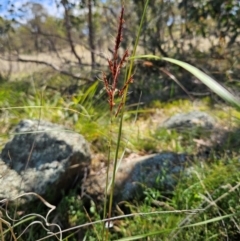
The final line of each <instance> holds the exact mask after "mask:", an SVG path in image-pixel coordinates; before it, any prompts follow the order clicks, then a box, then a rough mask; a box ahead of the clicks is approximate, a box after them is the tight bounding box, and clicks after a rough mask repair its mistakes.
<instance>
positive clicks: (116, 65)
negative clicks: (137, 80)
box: [103, 7, 133, 116]
mask: <svg viewBox="0 0 240 241" xmlns="http://www.w3.org/2000/svg"><path fill="white" fill-rule="evenodd" d="M123 14H124V7H122V10H121V14H120V17H119V24H118V31H117V36H116V40H115V46H114V53H113V59H112V60H109V59H108V68H109V70H110V72H111V75H112V76H111V79H107V77H106V75H105V74H104V73H103V82H104V86H105V89H106V92H107V94H108V103H109V107H110V111H112V110H113V107H114V106H115V103H114V98H115V95H116V93H118V95H119V96H120V97H121V102H120V104H119V105H118V107H117V110H116V113H115V116H117V115H118V114H119V112H120V110H121V109H122V106H123V96H124V93H125V90H126V89H127V87H128V85H129V84H130V83H132V82H133V77H132V76H131V77H130V78H129V79H128V80H127V81H126V82H125V84H124V85H123V87H122V88H121V89H120V90H118V89H117V83H118V77H119V75H120V71H121V68H122V67H123V65H124V63H125V62H126V61H127V58H128V56H129V53H128V50H126V51H125V52H124V55H123V56H122V58H121V59H120V58H119V57H118V49H119V47H120V44H121V42H122V40H123V37H122V29H123V23H124V19H123ZM119 59H120V60H119Z"/></svg>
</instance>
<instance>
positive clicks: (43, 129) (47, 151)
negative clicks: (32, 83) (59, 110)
mask: <svg viewBox="0 0 240 241" xmlns="http://www.w3.org/2000/svg"><path fill="white" fill-rule="evenodd" d="M90 160H91V155H90V149H89V145H88V143H87V142H86V140H85V139H84V138H83V136H82V135H80V134H78V133H75V132H73V131H70V130H66V129H65V128H64V127H63V126H60V125H56V124H52V123H50V122H46V121H40V122H39V121H37V120H23V121H21V122H20V123H19V124H18V125H17V126H16V128H15V130H14V133H13V138H12V140H11V141H9V142H8V143H7V144H6V145H5V147H4V148H3V150H2V153H1V160H0V182H1V185H0V198H1V199H2V198H8V199H11V198H14V197H16V195H19V194H22V193H26V192H36V193H38V194H40V195H43V196H44V195H46V194H50V195H49V197H50V199H51V200H53V201H56V199H57V198H58V196H59V194H60V193H61V190H67V189H68V188H69V187H71V185H73V183H74V181H75V180H76V179H79V178H82V177H83V175H84V171H85V170H86V167H88V166H89V165H90Z"/></svg>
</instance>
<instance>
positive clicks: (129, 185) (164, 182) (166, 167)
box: [84, 152, 189, 201]
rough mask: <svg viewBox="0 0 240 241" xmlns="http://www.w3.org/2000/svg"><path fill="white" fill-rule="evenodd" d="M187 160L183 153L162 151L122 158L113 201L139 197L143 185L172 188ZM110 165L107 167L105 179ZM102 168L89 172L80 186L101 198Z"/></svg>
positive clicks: (163, 188)
mask: <svg viewBox="0 0 240 241" xmlns="http://www.w3.org/2000/svg"><path fill="white" fill-rule="evenodd" d="M188 164H189V162H188V159H187V157H186V155H185V154H179V155H178V154H175V153H172V152H163V153H158V154H152V155H148V156H143V157H136V158H125V159H123V160H122V161H121V163H120V164H119V168H118V171H117V173H116V178H115V188H114V190H115V196H116V200H117V201H122V200H129V199H133V198H138V197H141V196H142V194H143V187H154V188H157V189H159V190H164V191H172V190H173V189H174V187H175V185H176V184H177V180H178V177H179V175H180V173H181V172H182V171H183V170H184V168H185V167H186V166H187V165H188ZM112 170H113V167H112V166H111V167H110V172H109V173H110V176H109V181H110V180H111V178H112ZM106 171H107V170H106V168H102V169H101V170H99V171H98V172H97V173H94V174H93V175H91V176H89V177H88V179H87V180H86V182H85V184H84V186H85V191H86V193H88V194H90V195H92V196H96V197H97V198H99V199H102V198H103V196H102V194H103V193H104V190H105V184H106Z"/></svg>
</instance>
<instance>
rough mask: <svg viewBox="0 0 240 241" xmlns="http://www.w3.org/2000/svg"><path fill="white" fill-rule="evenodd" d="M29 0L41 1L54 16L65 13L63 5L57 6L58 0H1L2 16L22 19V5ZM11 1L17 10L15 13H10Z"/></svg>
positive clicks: (0, 12) (0, 10) (0, 13)
mask: <svg viewBox="0 0 240 241" xmlns="http://www.w3.org/2000/svg"><path fill="white" fill-rule="evenodd" d="M9 2H10V4H9ZM27 2H34V3H41V4H42V5H43V6H44V7H45V8H46V10H47V11H48V14H49V15H52V16H56V17H58V16H61V15H62V13H63V8H62V7H61V8H57V5H56V0H0V17H4V18H12V17H14V18H16V19H17V20H18V21H19V20H21V19H20V18H19V16H21V15H23V13H22V12H21V7H22V6H23V5H24V4H26V3H27ZM11 3H13V4H14V9H15V11H16V12H15V13H14V14H10V13H9V10H10V9H11ZM20 22H21V21H20Z"/></svg>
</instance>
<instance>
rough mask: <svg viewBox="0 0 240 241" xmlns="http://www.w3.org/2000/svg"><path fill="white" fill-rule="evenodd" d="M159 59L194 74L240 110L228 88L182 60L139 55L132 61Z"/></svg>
mask: <svg viewBox="0 0 240 241" xmlns="http://www.w3.org/2000/svg"><path fill="white" fill-rule="evenodd" d="M146 58H147V59H157V60H165V61H167V62H170V63H173V64H176V65H178V66H181V67H182V68H184V69H186V70H187V71H189V72H190V73H191V74H193V75H194V76H195V77H197V78H198V79H199V80H200V81H201V82H202V83H204V84H205V85H206V86H207V87H209V88H210V89H211V90H212V91H213V92H214V93H215V94H217V95H218V96H220V97H221V98H222V99H224V100H225V101H227V102H229V103H231V104H232V105H234V106H236V107H238V108H240V100H239V99H237V98H236V97H234V96H233V95H232V94H231V93H230V92H229V91H228V90H227V89H226V88H224V87H223V86H222V85H220V84H219V83H218V82H217V81H216V80H214V79H213V78H211V77H210V76H209V75H207V74H205V73H204V72H202V71H201V70H199V69H198V68H196V67H194V66H192V65H190V64H188V63H185V62H183V61H180V60H176V59H172V58H165V57H158V56H155V55H138V56H134V57H131V59H146Z"/></svg>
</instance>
